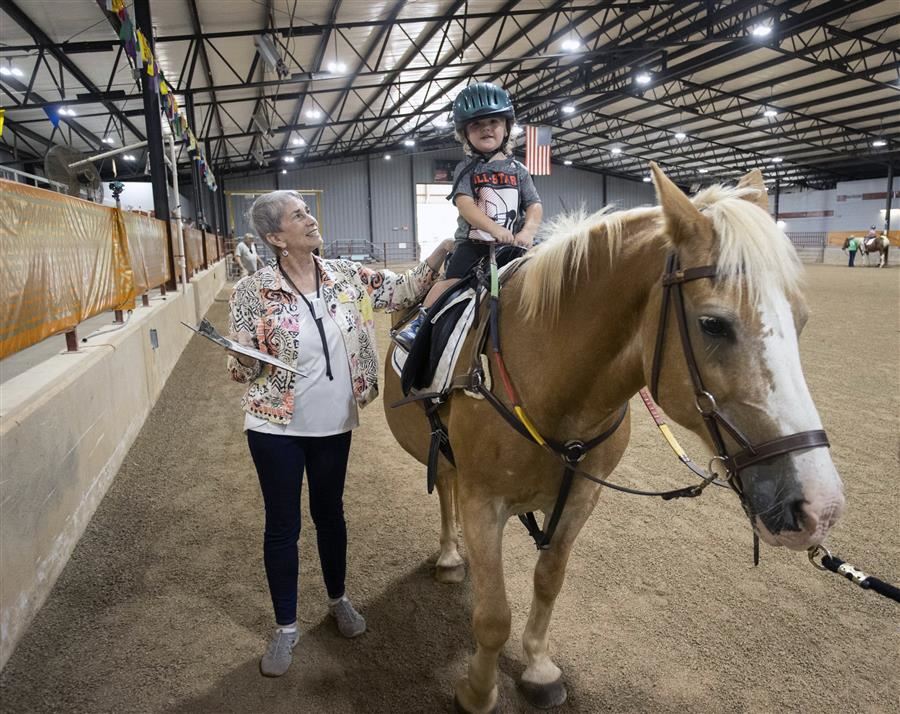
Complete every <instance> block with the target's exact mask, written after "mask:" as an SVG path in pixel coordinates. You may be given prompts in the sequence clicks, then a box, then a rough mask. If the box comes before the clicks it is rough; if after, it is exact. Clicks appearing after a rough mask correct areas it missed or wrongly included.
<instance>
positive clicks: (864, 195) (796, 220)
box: [769, 179, 900, 248]
mask: <svg viewBox="0 0 900 714" xmlns="http://www.w3.org/2000/svg"><path fill="white" fill-rule="evenodd" d="M886 201H887V179H867V180H865V181H843V182H840V183H838V184H837V187H836V188H834V189H832V190H829V191H782V192H781V195H780V197H779V202H778V203H779V211H778V213H779V217H780V218H781V219H782V220H783V221H784V222H785V223H786V224H787V226H786V228H785V231H786V232H787V233H826V234H828V245H830V246H836V247H838V248H840V246H841V245H843V242H844V239H845V238H846V237H847V236H848V235H857V236H859V235H865V232H866V231H867V230H868V228H869V226H871V225H875V226H877V228H878V230H879V231H880V230H882V229H883V227H884V217H885V216H884V209H885V203H886ZM769 209H770V211H771V212H772V214H773V215H774V213H775V196H774V191H773V189H772V188H771V185H770V188H769ZM891 226H892V229H893V230H891V232H890V237H891V243H892V244H893V245H896V246H900V181H897V182H895V184H894V198H893V200H892V207H891Z"/></svg>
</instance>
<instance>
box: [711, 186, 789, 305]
mask: <svg viewBox="0 0 900 714" xmlns="http://www.w3.org/2000/svg"><path fill="white" fill-rule="evenodd" d="M713 189H715V191H714V192H713ZM713 189H708V190H707V191H705V192H703V193H702V194H698V196H697V197H696V198H695V201H697V200H698V199H702V200H703V201H704V203H701V204H700V205H698V208H700V210H701V212H702V213H704V214H705V215H707V216H708V217H709V218H710V219H711V220H712V223H713V228H714V230H715V233H716V236H717V237H718V244H719V258H718V261H717V263H716V267H717V270H718V273H719V275H721V276H722V277H724V278H725V279H728V278H732V277H733V278H739V279H737V280H734V281H733V284H734V285H736V286H738V290H739V291H740V289H741V286H744V287H745V288H746V295H745V296H744V297H746V299H747V300H748V301H749V302H750V303H751V304H757V303H759V302H760V301H763V300H769V298H770V297H773V296H774V295H776V294H793V293H796V292H797V291H798V290H799V286H800V276H801V274H802V268H801V265H800V259H799V258H798V257H797V252H796V251H795V250H794V247H793V246H792V245H791V242H790V239H789V238H788V237H787V236H786V235H785V234H784V232H783V231H782V230H781V229H780V228H779V227H778V226H777V225H776V224H775V222H774V221H773V220H772V219H771V217H770V216H769V215H768V214H767V213H766V212H765V211H764V210H762V209H761V208H759V207H758V206H756V205H755V204H753V203H751V202H749V201H747V200H745V198H744V197H743V196H744V193H745V191H746V190H747V189H728V188H723V187H721V186H716V187H713ZM708 193H711V195H712V196H714V197H715V200H709V198H710V195H706V194H708ZM706 201H708V202H706Z"/></svg>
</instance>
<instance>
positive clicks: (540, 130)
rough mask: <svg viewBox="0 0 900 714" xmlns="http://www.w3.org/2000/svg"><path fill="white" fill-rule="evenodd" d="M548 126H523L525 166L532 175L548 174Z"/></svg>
mask: <svg viewBox="0 0 900 714" xmlns="http://www.w3.org/2000/svg"><path fill="white" fill-rule="evenodd" d="M550 138H551V137H550V127H549V126H532V125H529V126H526V127H525V168H527V169H528V173H530V174H531V175H532V176H549V175H550Z"/></svg>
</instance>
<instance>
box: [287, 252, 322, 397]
mask: <svg viewBox="0 0 900 714" xmlns="http://www.w3.org/2000/svg"><path fill="white" fill-rule="evenodd" d="M278 269H279V270H280V271H281V274H282V275H283V276H284V279H285V280H287V282H288V285H290V286H291V288H293V290H294V292H295V293H297V294H298V295H299V296H300V299H301V300H303V302H305V303H306V307H308V308H309V314H310V315H312V319H313V321H314V322H315V323H316V328H318V330H319V339H320V340H322V352H323V353H324V354H325V374H327V375H328V379H329V380H332V381H333V380H334V376H333V375H332V374H331V355H330V354H329V352H328V341H327V340H326V339H325V326H324V325H323V324H322V316H321V315H318V314H316V310H315V308H314V307H313V305H312V303H311V302H310V301H309V300H307V299H306V295H304V294H303V293H301V292H300V291H299V290H298V289H297V286H296V285H294V281H293V280H291V276H290V275H288V274H287V271H286V270H285V269H284V268H283V267H282V266H281V264H280V263H279V265H278ZM313 269H314V271H315V274H316V304H317V305H318V306H319V309H321V308H322V301H321V299H320V298H319V266H318V265H316V263H315V260H314V261H313Z"/></svg>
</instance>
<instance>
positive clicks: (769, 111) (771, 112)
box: [763, 109, 778, 119]
mask: <svg viewBox="0 0 900 714" xmlns="http://www.w3.org/2000/svg"><path fill="white" fill-rule="evenodd" d="M763 116H764V117H768V118H769V119H771V118H772V117H777V116H778V112H777V111H776V110H775V109H766V110H765V111H764V112H763Z"/></svg>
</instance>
